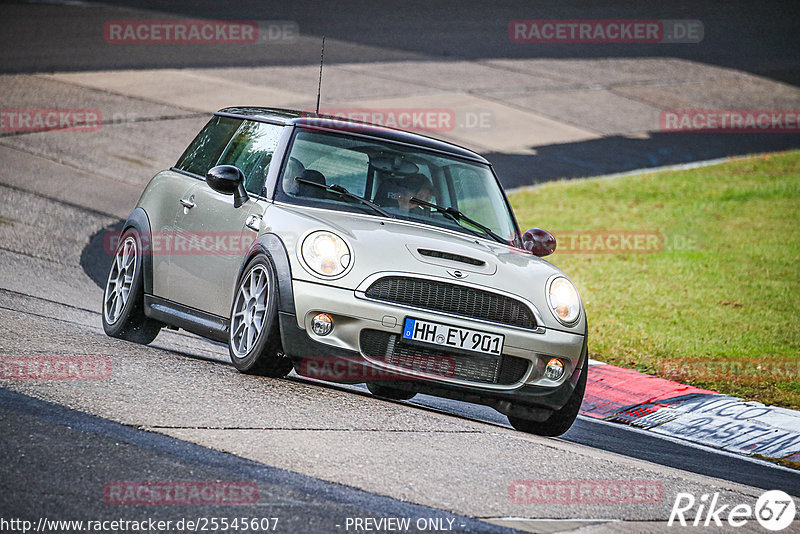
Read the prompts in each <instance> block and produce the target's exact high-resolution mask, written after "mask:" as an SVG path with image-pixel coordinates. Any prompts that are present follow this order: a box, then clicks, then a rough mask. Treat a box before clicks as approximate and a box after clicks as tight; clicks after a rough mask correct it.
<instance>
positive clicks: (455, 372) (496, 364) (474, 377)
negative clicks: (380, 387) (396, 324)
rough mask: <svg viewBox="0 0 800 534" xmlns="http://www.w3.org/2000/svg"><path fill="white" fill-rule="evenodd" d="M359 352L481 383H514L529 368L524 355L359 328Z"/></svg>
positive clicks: (429, 372) (381, 360) (425, 371)
mask: <svg viewBox="0 0 800 534" xmlns="http://www.w3.org/2000/svg"><path fill="white" fill-rule="evenodd" d="M361 352H363V353H364V355H366V356H367V357H368V358H370V359H372V360H376V361H379V362H381V363H385V364H387V365H392V366H394V367H399V368H401V369H408V370H413V371H416V372H422V373H425V374H428V375H434V376H440V377H442V378H456V379H459V380H466V381H469V382H478V383H481V384H497V385H511V384H516V383H517V382H519V381H520V380H522V377H523V376H525V372H526V371H527V370H528V360H525V359H523V358H517V357H515V356H507V355H502V356H499V357H498V356H491V355H488V354H480V353H477V352H475V353H473V352H462V353H455V352H449V351H443V350H438V349H436V348H433V347H431V348H428V347H425V346H421V345H411V344H407V343H403V342H402V341H400V336H399V335H397V334H392V333H389V332H381V331H380V330H362V331H361Z"/></svg>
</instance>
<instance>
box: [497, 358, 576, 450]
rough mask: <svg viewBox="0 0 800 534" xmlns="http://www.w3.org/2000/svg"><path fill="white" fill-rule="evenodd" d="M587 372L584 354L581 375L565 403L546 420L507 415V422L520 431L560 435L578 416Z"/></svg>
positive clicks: (543, 434)
mask: <svg viewBox="0 0 800 534" xmlns="http://www.w3.org/2000/svg"><path fill="white" fill-rule="evenodd" d="M588 373H589V358H588V357H587V356H584V358H583V367H581V376H580V378H578V383H577V384H576V385H575V390H574V391H573V392H572V395H571V396H570V398H569V400H568V401H567V403H566V404H565V405H564V406H562V407H561V409H560V410H556V411H555V412H553V414H552V415H551V416H550V417H548V418H547V420H545V421H541V422H540V421H533V420H531V419H524V418H522V417H514V416H511V415H509V416H508V422H509V423H511V426H513V427H514V428H515V429H517V430H519V431H521V432H528V433H529V434H538V435H539V436H551V437H553V436H560V435H561V434H563V433H564V432H566V431H567V430H569V427H571V426H572V423H574V422H575V418H577V417H578V412H579V411H580V409H581V402H583V393H584V392H585V391H586V375H587V374H588Z"/></svg>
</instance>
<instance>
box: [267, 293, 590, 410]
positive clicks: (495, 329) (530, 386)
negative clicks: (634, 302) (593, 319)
mask: <svg viewBox="0 0 800 534" xmlns="http://www.w3.org/2000/svg"><path fill="white" fill-rule="evenodd" d="M292 286H293V294H294V304H295V311H296V313H295V315H292V314H290V313H286V312H283V313H281V314H280V316H279V317H280V323H281V333H282V337H283V343H284V351H285V352H286V353H287V355H289V356H290V357H292V359H293V361H294V362H295V367H296V369H297V370H298V372H299V373H301V374H306V375H309V373H308V371H309V369H311V367H309V366H308V365H306V366H305V367H304V364H303V361H305V360H309V359H311V360H316V361H317V362H320V358H323V359H329V360H330V361H331V362H333V361H339V362H349V364H348V365H349V367H348V368H347V369H344V368H343V367H342V365H341V364H339V367H338V371H342V370H344V372H343V373H333V374H331V373H328V374H327V375H326V376H325V377H323V378H325V379H327V380H334V381H341V382H365V381H372V380H383V381H387V382H391V384H392V386H393V387H398V388H400V389H406V390H410V391H415V392H420V393H429V394H433V395H437V396H441V397H448V398H453V399H457V400H464V401H467V402H473V403H478V404H484V405H488V406H492V407H494V408H495V409H497V410H498V411H500V412H502V413H505V414H509V413H514V412H515V410H517V409H518V408H521V407H525V410H526V415H527V416H529V417H531V416H533V417H536V415H537V414H536V413H535V412H536V410H540V411H541V412H542V413H541V414H539V415H540V416H541V417H542V418H546V417H547V416H548V415H549V414H550V413H551V412H552V410H557V409H559V408H561V407H562V406H563V405H564V404H565V403H566V402H567V400H568V399H569V397H570V395H571V394H572V391H573V390H574V387H575V384H576V383H577V379H578V377H579V375H580V369H581V365H582V363H583V359H584V358H586V353H587V348H586V336H585V335H580V334H575V333H570V332H564V331H560V330H555V329H546V328H538V329H537V330H535V331H534V330H528V329H524V328H518V327H513V326H507V325H502V324H496V323H487V322H484V321H478V320H473V319H469V318H463V317H455V316H452V315H448V314H442V313H439V312H435V311H430V310H421V309H417V308H409V307H406V306H402V305H398V304H394V303H388V302H383V301H375V300H370V299H367V298H364V297H363V294H361V295H360V296H359V295H358V294H357V293H356V292H354V291H353V290H347V289H341V288H337V287H333V286H328V285H324V284H317V283H312V282H306V281H299V280H294V281H293V283H292ZM317 313H327V314H329V315H331V316H332V317H333V319H334V329H333V331H332V332H331V333H330V334H328V335H327V336H319V335H316V334H315V333H314V332H313V330H312V329H311V318H312V317H313V316H314V315H316V314H317ZM409 316H411V317H414V318H416V319H421V320H427V321H432V322H437V323H444V324H448V325H452V326H456V327H462V328H469V329H473V330H480V331H484V332H490V333H494V334H500V335H503V336H504V339H505V343H504V347H503V358H504V361H505V359H506V358H507V357H510V358H508V359H509V360H514V361H515V362H516V363H517V364H519V362H522V363H523V364H524V370H522V371H521V372H519V373H517V374H516V375H514V377H513V379H512V380H511V381H510V382H509V381H505V382H506V383H487V382H479V381H475V380H470V379H469V378H465V377H463V376H458V375H447V374H444V375H443V374H441V373H439V374H437V373H431V372H428V370H427V368H426V367H424V366H422V367H414V368H410V367H404V366H400V365H393V364H392V363H388V362H387V361H384V360H381V359H379V358H376V357H375V354H374V353H373V354H370V353H368V352H367V351H366V350H365V347H364V339H365V338H364V336H363V335H362V334H364V333H365V332H366V331H368V332H370V333H377V334H376V335H384V336H390V337H399V336H401V335H402V328H403V322H404V319H405V317H409ZM433 349H435V346H434V347H433ZM449 356H450V357H451V358H452V359H453V360H454V361H455V362H456V364H457V365H458V364H460V363H462V362H465V361H466V360H463V359H462V358H464V357H466V358H469V357H470V356H469V355H466V356H464V355H463V354H462V355H459V354H452V353H451V354H449ZM473 356H474V355H473ZM553 357H556V358H559V359H561V360H562V362H564V366H565V373H564V376H563V377H562V378H561V379H559V380H557V381H554V380H550V379H548V378H546V377H544V376H543V375H544V368H545V366H546V363H547V361H548V360H549V359H550V358H553ZM330 365H331V366H332V365H333V364H332V363H331V364H330ZM501 365H503V364H501ZM353 366H355V367H353ZM356 368H357V369H360V371H358V372H357V373H356V374H352V373H349V371H352V370H353V369H356ZM330 369H333V367H329V370H330ZM310 376H313V374H312V375H310ZM506 376H510V375H508V374H506ZM501 382H502V381H501Z"/></svg>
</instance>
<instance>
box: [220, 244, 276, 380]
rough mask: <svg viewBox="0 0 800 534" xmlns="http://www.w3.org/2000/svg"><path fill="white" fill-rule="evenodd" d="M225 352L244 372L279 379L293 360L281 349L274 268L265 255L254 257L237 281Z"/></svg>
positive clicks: (235, 365)
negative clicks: (226, 351)
mask: <svg viewBox="0 0 800 534" xmlns="http://www.w3.org/2000/svg"><path fill="white" fill-rule="evenodd" d="M236 287H237V289H236V297H235V298H234V299H233V307H232V309H231V325H230V337H229V339H228V351H229V352H230V355H231V361H232V362H233V365H234V367H236V369H238V370H239V371H241V372H243V373H248V374H254V375H261V376H270V377H273V378H281V377H284V376H286V375H287V374H289V371H291V370H292V363H291V361H290V360H289V358H287V357H286V356H284V354H283V352H282V349H281V336H280V329H279V327H278V291H277V282H276V278H275V270H274V269H273V267H272V264H271V263H270V261H269V259H267V257H266V256H263V255H258V256H256V257H254V258H253V259H252V260H250V262H249V263H248V264H247V266H246V267H245V269H244V271H243V273H242V277H241V278H240V279H239V282H238V283H237V286H236Z"/></svg>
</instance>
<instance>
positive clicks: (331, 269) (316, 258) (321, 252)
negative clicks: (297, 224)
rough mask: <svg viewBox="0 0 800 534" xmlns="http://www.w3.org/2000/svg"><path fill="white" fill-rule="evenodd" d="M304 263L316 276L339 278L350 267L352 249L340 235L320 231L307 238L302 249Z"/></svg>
mask: <svg viewBox="0 0 800 534" xmlns="http://www.w3.org/2000/svg"><path fill="white" fill-rule="evenodd" d="M302 254H303V261H305V262H306V265H308V266H309V268H311V270H312V271H314V272H315V273H316V274H318V275H320V276H325V277H331V276H338V275H340V274H342V273H343V272H344V271H345V270H346V269H347V267H348V266H349V265H350V259H351V258H350V249H349V248H348V247H347V243H345V242H344V240H343V239H342V238H341V237H339V236H338V235H336V234H334V233H332V232H327V231H325V230H320V231H318V232H313V233H311V234H309V235H308V236H306V238H305V240H304V241H303V247H302Z"/></svg>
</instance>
